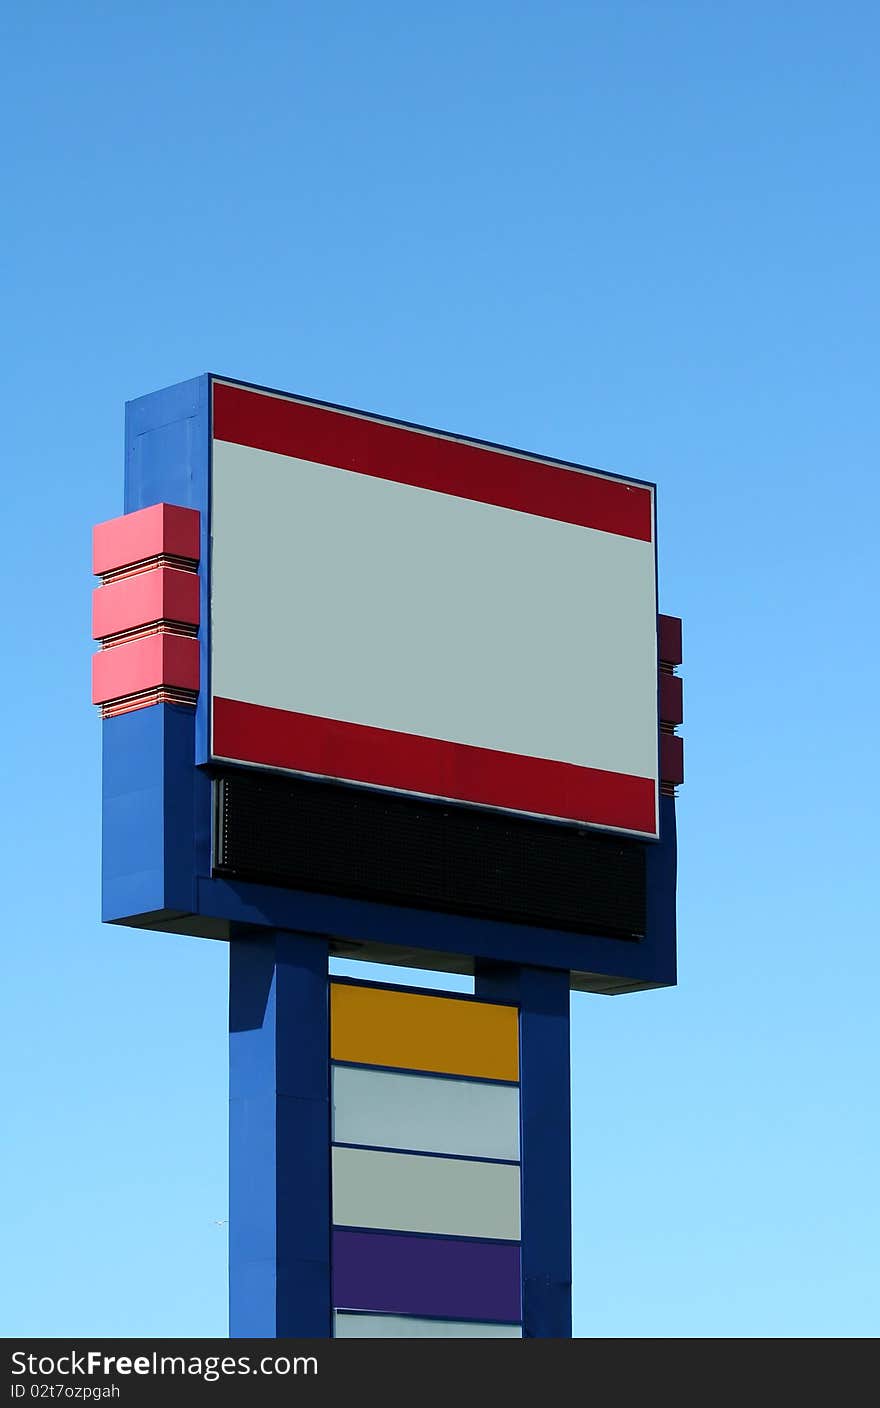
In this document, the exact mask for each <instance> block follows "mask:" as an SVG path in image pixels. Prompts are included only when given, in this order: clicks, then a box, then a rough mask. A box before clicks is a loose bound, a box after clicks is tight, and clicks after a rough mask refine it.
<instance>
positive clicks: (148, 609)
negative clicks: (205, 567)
mask: <svg viewBox="0 0 880 1408" xmlns="http://www.w3.org/2000/svg"><path fill="white" fill-rule="evenodd" d="M153 621H179V622H181V623H182V624H184V625H187V626H197V625H198V624H199V579H198V576H197V575H196V573H195V572H182V571H180V569H179V568H176V567H154V568H152V570H151V571H149V572H139V573H137V575H136V576H134V577H121V578H120V579H119V580H118V581H116V582H105V583H104V585H103V586H100V587H96V588H95V590H94V592H93V593H92V635H93V637H94V638H95V640H103V639H104V637H105V636H113V635H117V634H118V633H119V632H120V631H131V630H135V629H137V627H139V626H147V625H150V623H151V622H153Z"/></svg>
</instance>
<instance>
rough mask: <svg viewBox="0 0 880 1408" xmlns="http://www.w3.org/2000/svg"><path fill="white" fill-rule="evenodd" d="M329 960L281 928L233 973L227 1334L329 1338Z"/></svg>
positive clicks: (241, 942) (238, 950) (234, 951)
mask: <svg viewBox="0 0 880 1408" xmlns="http://www.w3.org/2000/svg"><path fill="white" fill-rule="evenodd" d="M328 986H329V981H328V950H327V943H326V941H325V940H323V939H318V938H314V937H312V936H310V935H304V934H295V933H288V932H285V931H282V930H261V931H256V932H252V934H251V935H250V936H248V937H243V938H233V939H232V941H231V943H230V966H229V1095H230V1101H229V1334H230V1337H231V1338H234V1339H274V1338H293V1339H312V1338H314V1339H325V1338H329V1336H330V1334H331V1319H332V1312H331V1292H330V1237H331V1226H330V1039H329V993H328Z"/></svg>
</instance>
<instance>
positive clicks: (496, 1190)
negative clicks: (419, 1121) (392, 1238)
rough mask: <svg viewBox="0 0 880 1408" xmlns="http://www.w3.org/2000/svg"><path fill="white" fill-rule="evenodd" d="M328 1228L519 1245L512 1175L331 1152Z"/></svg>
mask: <svg viewBox="0 0 880 1408" xmlns="http://www.w3.org/2000/svg"><path fill="white" fill-rule="evenodd" d="M333 1221H334V1222H335V1223H337V1224H340V1225H342V1226H345V1227H383V1228H387V1229H388V1230H389V1231H392V1232H433V1233H438V1234H439V1235H441V1236H451V1237H499V1238H505V1239H508V1240H510V1241H516V1240H517V1239H518V1238H519V1167H518V1165H516V1164H484V1163H478V1162H476V1161H474V1160H471V1159H443V1158H431V1157H429V1156H427V1155H419V1154H385V1153H379V1152H377V1151H376V1150H373V1149H339V1148H336V1149H334V1150H333Z"/></svg>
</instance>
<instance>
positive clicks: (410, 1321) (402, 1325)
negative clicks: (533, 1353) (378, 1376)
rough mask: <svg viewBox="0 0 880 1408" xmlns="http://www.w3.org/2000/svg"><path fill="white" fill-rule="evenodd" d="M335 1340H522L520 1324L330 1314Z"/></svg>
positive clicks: (340, 1312)
mask: <svg viewBox="0 0 880 1408" xmlns="http://www.w3.org/2000/svg"><path fill="white" fill-rule="evenodd" d="M333 1335H334V1338H335V1339H337V1340H521V1339H522V1326H521V1325H490V1324H484V1323H482V1322H481V1321H471V1320H419V1319H418V1318H417V1317H416V1316H414V1315H346V1314H345V1313H344V1312H342V1311H339V1310H337V1311H336V1313H335V1315H334V1317H333Z"/></svg>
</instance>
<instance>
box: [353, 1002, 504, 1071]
mask: <svg viewBox="0 0 880 1408" xmlns="http://www.w3.org/2000/svg"><path fill="white" fill-rule="evenodd" d="M517 1018H518V1013H517V1009H516V1008H515V1007H506V1006H501V1005H499V1004H497V1003H490V1002H474V1001H473V1000H470V1001H468V1000H464V1001H463V1000H462V999H461V998H455V997H441V996H437V997H433V996H430V997H429V996H426V995H425V994H424V993H410V992H396V991H389V990H388V989H386V988H372V987H362V986H360V985H359V984H354V983H332V984H331V987H330V1054H331V1056H332V1058H333V1060H334V1061H354V1062H357V1063H358V1064H360V1065H367V1066H397V1067H403V1068H404V1069H408V1070H413V1071H441V1072H444V1073H446V1074H448V1075H457V1076H477V1077H482V1078H483V1079H484V1080H510V1081H514V1080H518V1079H519V1033H518V1021H517Z"/></svg>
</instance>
